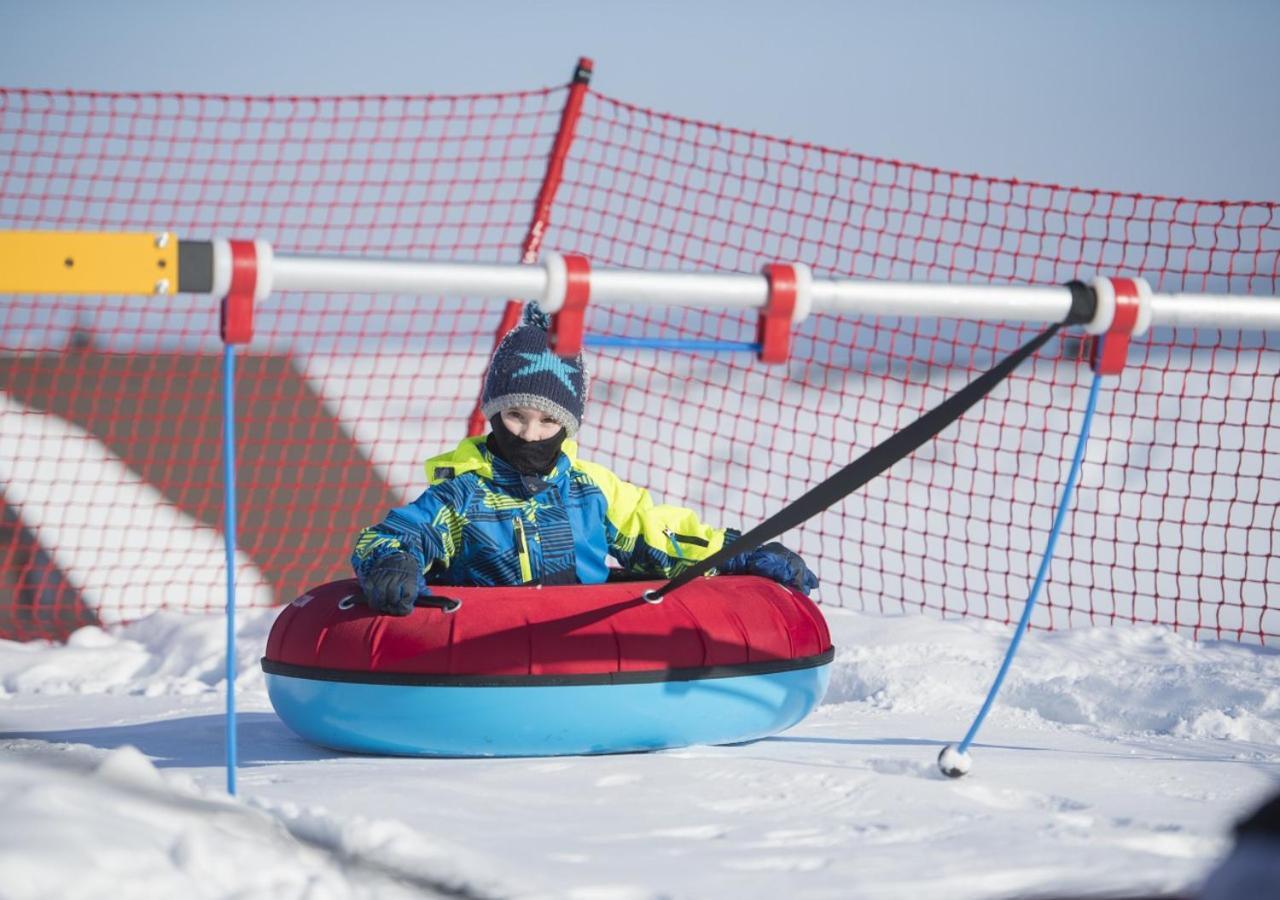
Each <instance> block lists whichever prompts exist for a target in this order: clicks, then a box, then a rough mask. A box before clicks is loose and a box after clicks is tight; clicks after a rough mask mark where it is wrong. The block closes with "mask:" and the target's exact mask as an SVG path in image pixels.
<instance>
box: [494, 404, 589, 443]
mask: <svg viewBox="0 0 1280 900" xmlns="http://www.w3.org/2000/svg"><path fill="white" fill-rule="evenodd" d="M517 406H525V407H528V408H530V409H536V410H538V411H540V412H544V413H546V414H547V415H549V416H550V417H551V418H553V419H555V420H556V421H557V422H559V423H560V424H561V425H563V426H564V432H565V436H566V437H573V436H574V435H575V434H577V433H578V425H579V422H578V419H577V417H576V416H574V415H573V414H572V413H570V412H569V410H567V409H565V408H564V407H563V406H561V405H560V404H559V403H553V402H552V401H550V400H548V399H547V398H546V397H543V396H541V395H540V394H503V395H502V396H501V397H494V398H492V399H490V400H486V401H485V402H484V403H482V404H481V405H480V412H482V413H483V414H484V417H485V418H486V419H491V418H493V417H494V416H496V415H497V414H498V413H500V412H502V411H503V410H504V409H512V408H514V407H517Z"/></svg>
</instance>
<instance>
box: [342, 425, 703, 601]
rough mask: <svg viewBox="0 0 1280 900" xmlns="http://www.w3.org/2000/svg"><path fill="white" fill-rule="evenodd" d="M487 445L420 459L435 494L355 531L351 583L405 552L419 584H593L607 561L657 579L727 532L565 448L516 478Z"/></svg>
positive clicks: (466, 444) (471, 441)
mask: <svg viewBox="0 0 1280 900" xmlns="http://www.w3.org/2000/svg"><path fill="white" fill-rule="evenodd" d="M484 441H485V439H484V438H483V437H477V438H467V439H466V440H464V441H463V442H462V443H461V444H459V445H458V447H457V448H456V449H455V450H453V451H451V452H449V453H445V454H442V455H441V456H437V457H434V458H432V459H429V460H427V464H426V466H427V476H428V477H429V478H430V480H431V486H430V487H429V488H427V490H426V491H424V492H423V494H422V495H421V496H420V497H418V499H416V500H414V501H413V502H412V503H410V504H408V505H407V506H401V507H399V508H397V509H393V510H391V512H389V513H388V514H387V517H386V518H385V519H383V520H382V521H381V522H379V523H378V524H377V525H373V526H371V527H369V528H366V529H364V531H362V532H360V535H359V536H358V538H357V539H356V546H355V550H354V552H353V553H352V556H351V563H352V567H353V568H354V569H355V573H356V576H357V577H358V578H360V579H361V581H363V576H364V574H365V573H366V572H368V571H369V569H370V568H371V567H372V566H373V564H374V563H375V562H377V561H378V560H379V559H381V558H382V557H384V556H386V555H388V554H391V553H397V552H407V553H410V554H412V555H413V557H414V558H415V559H417V560H418V562H419V563H420V564H421V565H422V569H423V585H422V586H425V585H427V584H445V585H475V586H492V585H514V584H534V583H537V584H576V583H582V584H599V583H600V582H603V581H605V580H606V578H607V577H608V574H609V569H608V566H607V565H606V562H605V560H606V557H607V556H612V557H614V559H616V560H617V561H618V563H619V564H620V565H621V566H622V568H623V569H624V570H626V571H627V572H629V573H632V574H635V575H643V576H651V577H654V578H664V577H669V576H671V575H674V574H675V573H677V572H679V571H680V570H681V569H682V568H684V567H685V566H688V565H690V564H691V563H693V562H695V561H697V560H701V559H704V558H706V557H707V556H710V555H711V554H712V553H715V552H716V551H717V550H719V549H720V548H721V547H722V546H723V545H724V540H725V529H722V528H712V527H710V526H708V525H704V524H702V523H701V522H700V521H698V517H697V516H696V515H695V514H694V513H693V512H691V511H690V510H687V509H683V508H680V507H677V506H661V505H657V504H655V503H654V502H653V499H652V498H651V497H650V496H649V492H648V491H646V490H644V489H643V488H640V487H637V486H635V485H633V484H629V483H627V482H625V481H623V480H622V479H620V478H618V477H617V476H616V475H614V474H613V473H612V472H610V471H609V470H608V469H606V468H604V467H603V466H598V465H595V464H594V463H589V462H586V461H584V460H580V459H578V458H577V457H576V450H577V445H576V444H575V443H574V442H573V441H571V440H567V441H565V442H564V446H563V448H562V452H561V453H560V458H559V460H558V461H557V462H556V465H555V468H554V469H553V470H552V471H551V474H549V475H548V476H547V477H546V478H545V479H544V478H539V477H536V476H531V477H526V476H522V475H520V473H519V472H517V471H516V470H515V469H513V468H512V467H511V466H509V465H507V464H506V463H505V462H504V461H502V460H501V459H498V458H497V457H495V456H493V455H492V454H491V453H490V452H489V450H488V448H487V447H486V446H485V443H484Z"/></svg>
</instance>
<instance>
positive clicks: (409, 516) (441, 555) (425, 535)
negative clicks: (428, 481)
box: [351, 485, 462, 581]
mask: <svg viewBox="0 0 1280 900" xmlns="http://www.w3.org/2000/svg"><path fill="white" fill-rule="evenodd" d="M440 487H441V486H440V485H435V486H432V487H430V488H428V489H427V490H425V491H423V492H422V494H421V496H419V497H418V499H417V500H414V501H413V502H412V503H410V504H408V505H406V506H399V507H396V508H395V509H393V510H391V512H389V513H387V516H386V518H385V519H383V520H382V521H381V522H379V523H378V524H376V525H370V526H369V527H368V528H366V529H364V530H363V531H361V532H360V534H359V535H358V536H357V537H356V546H355V549H354V550H353V551H352V553H351V568H352V569H353V570H354V571H355V574H356V577H357V578H359V579H361V581H363V579H364V576H365V574H366V573H367V572H368V571H369V569H371V568H372V567H373V565H374V564H375V563H376V562H377V561H378V560H380V559H382V558H384V557H386V556H390V555H391V554H392V553H408V554H409V555H410V556H412V557H413V558H414V559H416V560H417V561H418V563H419V565H421V566H422V570H423V572H425V571H426V570H427V569H429V568H431V567H432V566H433V565H439V566H441V567H447V566H448V565H449V561H450V560H451V559H452V558H453V556H454V553H455V552H456V547H457V540H458V536H459V533H460V531H461V528H462V516H461V514H460V513H458V511H457V510H456V509H455V508H454V507H453V506H452V505H451V504H450V503H449V502H448V500H449V499H451V498H449V497H448V496H446V495H447V494H449V493H450V491H448V490H447V489H446V490H441V489H440Z"/></svg>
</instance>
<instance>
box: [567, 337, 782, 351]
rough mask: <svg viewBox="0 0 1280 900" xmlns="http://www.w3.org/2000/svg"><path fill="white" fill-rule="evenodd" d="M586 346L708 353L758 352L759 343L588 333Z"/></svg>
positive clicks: (584, 340)
mask: <svg viewBox="0 0 1280 900" xmlns="http://www.w3.org/2000/svg"><path fill="white" fill-rule="evenodd" d="M583 343H584V344H586V345H587V346H588V347H626V348H627V349H628V350H687V351H690V352H697V351H706V352H710V353H733V352H751V353H759V352H760V345H759V344H753V343H751V342H750V341H694V340H681V339H679V338H628V337H613V336H610V335H588V336H586V337H584V338H583Z"/></svg>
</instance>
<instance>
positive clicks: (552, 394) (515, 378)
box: [351, 305, 818, 616]
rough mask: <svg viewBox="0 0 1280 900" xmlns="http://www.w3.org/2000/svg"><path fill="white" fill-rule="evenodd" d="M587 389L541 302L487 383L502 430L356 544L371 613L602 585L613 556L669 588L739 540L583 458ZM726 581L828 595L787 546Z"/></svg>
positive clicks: (468, 445)
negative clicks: (523, 587) (438, 597)
mask: <svg viewBox="0 0 1280 900" xmlns="http://www.w3.org/2000/svg"><path fill="white" fill-rule="evenodd" d="M587 384H588V378H587V372H586V369H585V368H584V367H583V362H582V357H581V355H579V356H576V357H574V358H573V359H565V358H562V357H560V356H558V355H556V353H555V352H554V351H552V350H551V349H550V347H549V346H548V343H547V332H546V316H545V314H544V313H542V312H541V310H538V309H537V308H536V307H534V306H533V305H530V307H529V308H527V309H526V312H525V323H524V324H523V325H521V326H519V327H517V328H515V329H513V330H512V331H510V332H509V333H508V334H507V335H506V337H504V338H503V339H502V341H501V343H499V345H498V348H497V349H496V350H495V351H494V354H493V359H492V360H491V362H490V363H489V370H488V372H487V373H486V375H485V381H484V391H483V393H482V394H481V398H480V402H481V409H482V411H483V412H484V414H485V415H486V416H487V417H489V423H490V425H491V426H492V428H493V431H492V433H491V434H489V435H488V437H487V438H467V439H466V440H464V441H463V442H462V443H460V444H459V445H458V447H457V448H456V449H455V450H453V451H451V452H449V453H445V454H443V455H441V456H437V457H434V458H432V459H430V460H428V461H427V475H428V477H429V478H430V479H431V486H430V487H428V488H427V490H426V491H425V492H423V494H422V495H421V496H420V497H418V499H417V500H414V501H413V502H412V503H410V504H409V505H407V506H401V507H399V508H398V509H393V510H391V512H390V513H388V514H387V517H386V518H385V519H383V520H382V521H381V522H380V523H378V524H377V525H373V526H371V527H369V528H366V529H364V531H362V532H361V533H360V535H359V537H358V538H357V540H356V546H355V551H354V553H353V554H352V557H351V563H352V566H353V567H354V569H355V573H356V577H357V578H358V579H359V581H360V586H361V588H362V589H363V590H364V595H365V597H366V598H367V600H368V602H369V606H370V607H372V608H373V609H374V610H376V611H378V612H381V613H386V614H389V615H396V616H403V615H408V614H409V612H411V611H412V610H413V603H414V600H415V599H416V598H417V597H418V595H419V594H423V593H426V592H427V585H428V584H445V585H473V586H490V585H517V584H544V585H556V584H599V583H601V582H603V581H605V580H606V579H607V578H608V575H609V568H608V566H607V564H606V557H608V556H612V557H613V558H614V559H616V560H617V561H618V563H619V564H620V565H621V566H622V569H623V570H624V571H626V572H628V573H630V574H633V575H639V576H645V577H651V578H655V579H657V578H669V577H671V576H673V575H675V574H676V573H677V572H679V571H680V570H681V569H683V568H685V567H687V566H689V565H691V564H692V563H694V562H696V561H698V560H701V559H705V558H706V557H708V556H710V555H711V554H713V553H715V552H716V551H718V550H719V549H720V548H721V547H723V546H724V544H725V543H726V542H732V541H733V540H734V539H736V538H737V536H738V532H736V531H733V530H732V529H724V528H713V527H711V526H709V525H705V524H703V523H702V522H700V521H698V517H697V516H696V515H695V514H694V513H693V512H691V511H690V510H687V509H682V508H680V507H676V506H659V505H655V504H654V502H653V500H652V499H651V498H650V496H649V492H648V491H646V490H644V489H643V488H640V487H637V486H635V485H633V484H628V483H627V482H625V481H623V480H621V479H620V478H618V477H617V476H616V475H614V474H613V473H612V472H610V471H609V470H608V469H606V468H604V467H603V466H598V465H596V464H594V463H589V462H587V461H586V460H582V459H578V457H577V455H576V450H577V445H576V444H575V442H574V441H572V440H570V439H571V438H572V437H573V436H574V435H575V434H576V433H577V431H578V427H579V424H580V423H581V420H582V409H583V404H584V402H585V400H586V394H587ZM720 572H722V573H724V574H754V575H763V576H765V577H767V578H772V579H774V580H775V581H779V582H782V583H784V584H788V585H790V586H792V587H794V588H796V589H797V590H801V591H803V592H804V593H806V594H808V593H809V591H811V590H812V589H813V588H815V587H817V584H818V579H817V578H816V577H815V576H814V574H813V573H812V572H810V571H809V569H808V568H807V567H806V566H805V564H804V561H803V560H801V559H800V557H799V556H797V555H796V554H795V553H792V552H791V551H790V550H788V549H786V548H785V547H783V546H782V545H781V544H777V543H774V544H766V545H765V546H763V547H760V548H758V549H757V550H754V551H752V552H750V553H745V554H740V555H739V556H736V557H734V558H732V559H731V560H730V561H729V562H728V563H726V564H725V565H724V566H722V567H721V568H720Z"/></svg>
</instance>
